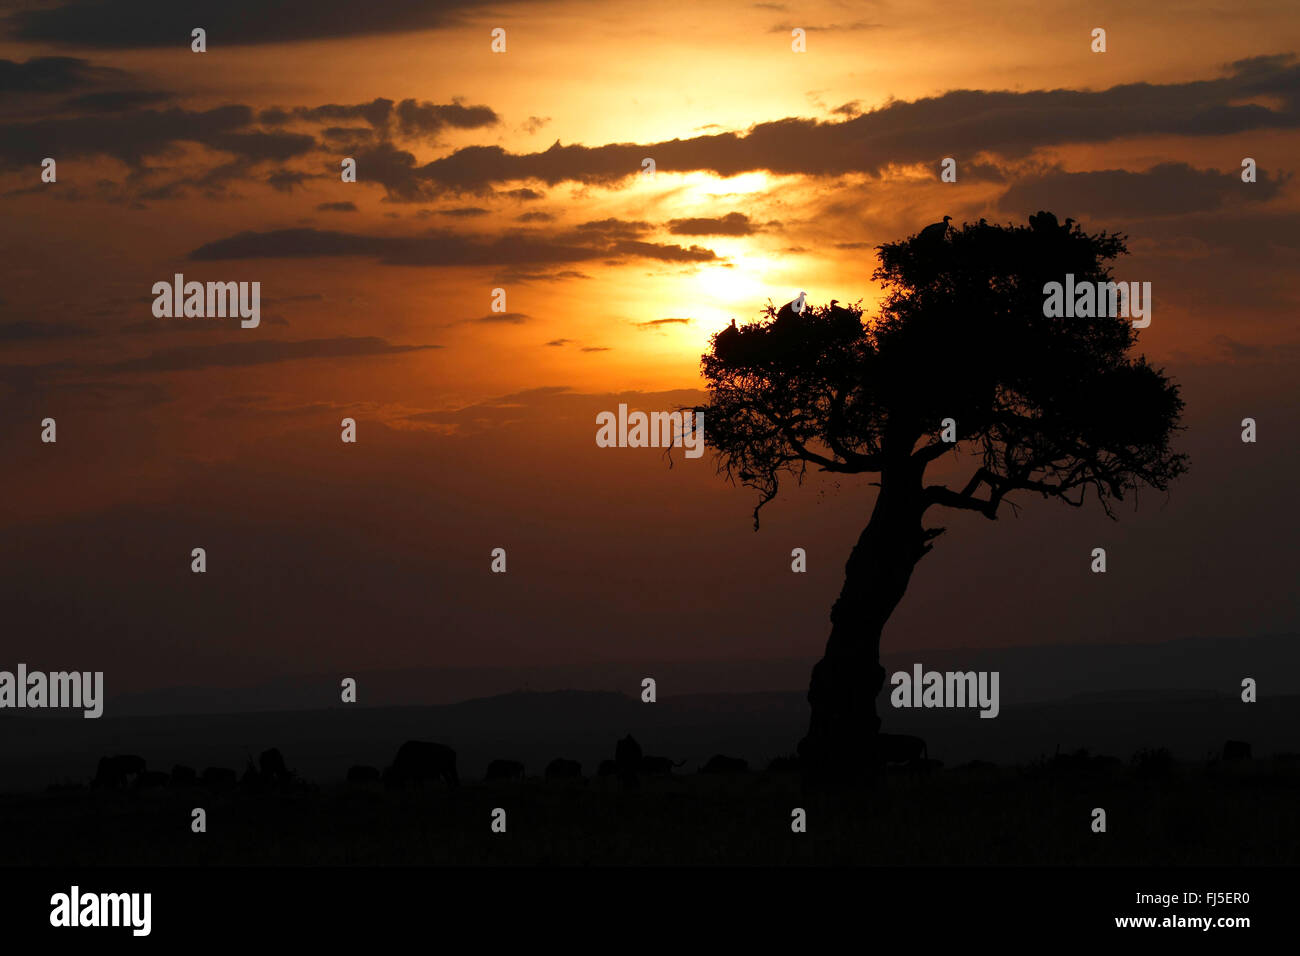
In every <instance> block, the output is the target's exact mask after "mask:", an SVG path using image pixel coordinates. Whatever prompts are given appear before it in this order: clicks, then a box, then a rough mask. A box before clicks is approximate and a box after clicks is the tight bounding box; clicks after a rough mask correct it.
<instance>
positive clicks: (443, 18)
mask: <svg viewBox="0 0 1300 956" xmlns="http://www.w3.org/2000/svg"><path fill="white" fill-rule="evenodd" d="M505 2H506V3H510V2H511V0H505ZM513 2H514V3H520V2H522V0H513ZM479 7H480V4H479V3H477V2H475V0H385V2H382V3H370V4H365V5H362V6H358V5H357V4H356V3H354V2H352V0H277V2H276V3H273V4H268V3H265V2H264V0H188V2H186V3H176V2H175V0H72V2H70V3H63V4H59V5H56V6H47V7H38V8H36V9H32V10H22V11H19V12H17V13H13V14H10V15H9V16H8V17H7V18H6V20H5V21H4V27H5V29H6V31H7V32H8V34H9V35H10V36H11V37H13V38H14V39H17V40H27V41H36V42H40V43H52V44H56V45H62V46H77V47H98V48H100V49H136V48H144V47H176V48H177V49H184V50H185V51H186V53H187V55H188V49H189V42H190V31H191V30H192V29H193V28H194V27H195V26H196V25H201V26H203V28H204V29H205V30H207V32H208V43H209V44H212V45H224V46H244V45H254V44H266V43H284V42H292V41H296V40H313V39H319V38H328V37H349V38H351V37H358V36H374V35H379V34H389V33H406V32H413V31H419V30H434V29H439V28H445V27H454V26H460V25H463V24H464V23H465V22H466V17H467V16H469V15H470V14H472V13H476V12H478V9H479Z"/></svg>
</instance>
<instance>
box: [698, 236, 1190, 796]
mask: <svg viewBox="0 0 1300 956" xmlns="http://www.w3.org/2000/svg"><path fill="white" fill-rule="evenodd" d="M1126 251H1127V250H1126V249H1125V246H1124V237H1123V236H1120V235H1118V234H1110V233H1104V232H1103V233H1098V234H1095V235H1091V234H1088V233H1086V232H1084V231H1083V230H1082V229H1080V228H1079V227H1078V226H1074V227H1073V228H1067V227H1062V226H1060V225H1058V224H1057V221H1056V217H1055V216H1053V215H1052V214H1051V213H1039V214H1038V215H1036V216H1031V217H1030V219H1029V225H1027V226H1024V225H1019V226H1001V225H990V224H987V223H985V222H984V221H983V220H981V221H980V222H979V223H973V224H966V225H964V226H963V228H962V229H960V230H957V231H955V232H954V233H953V236H952V239H951V241H943V240H940V241H937V242H936V241H933V240H930V241H927V240H923V239H921V238H919V237H917V236H913V237H912V238H910V239H906V240H902V241H898V242H892V243H888V244H886V245H883V246H880V247H879V258H880V266H879V268H877V269H876V271H875V273H874V276H873V277H874V278H875V279H877V280H880V281H881V282H882V284H883V286H884V289H885V293H886V296H885V298H884V300H883V301H882V303H881V306H880V312H879V315H878V316H877V317H876V318H875V319H874V320H873V321H870V322H868V323H866V324H864V323H863V321H862V310H861V308H860V306H859V305H855V306H853V307H849V308H843V307H834V306H831V307H820V308H810V309H808V310H807V311H805V312H804V313H803V314H802V315H797V314H795V313H794V312H793V311H791V310H790V309H788V308H783V309H781V310H780V311H776V310H774V309H773V308H772V307H771V306H770V305H769V306H768V307H767V309H766V316H767V318H766V319H765V320H761V321H759V322H757V323H753V324H749V325H746V326H743V327H741V328H736V327H735V326H734V325H733V326H732V327H731V328H728V329H724V330H723V331H722V332H720V333H718V334H717V335H715V336H714V338H713V340H712V343H711V350H710V352H709V353H708V354H706V355H704V356H703V359H702V365H703V372H704V375H705V378H706V379H707V382H708V386H709V390H710V401H709V404H707V405H705V406H703V407H702V409H701V410H702V411H704V412H706V415H705V419H706V420H707V421H708V427H707V429H706V441H707V442H708V445H709V446H711V447H712V448H713V449H714V450H715V451H716V453H717V455H718V469H719V473H721V474H724V475H725V476H726V477H727V478H728V479H729V480H731V481H733V482H735V481H739V482H741V483H742V484H744V485H746V486H748V487H751V488H754V489H755V490H756V491H757V492H758V493H759V502H758V505H757V507H756V508H755V509H754V526H755V529H757V528H758V519H759V511H760V509H761V508H762V507H763V506H764V505H765V504H766V503H767V502H769V501H771V500H772V499H773V498H774V497H775V496H776V494H777V491H778V488H779V483H780V481H781V479H782V477H793V478H794V479H795V480H796V481H801V480H802V478H803V477H804V475H805V473H806V470H807V468H808V467H809V466H812V467H814V468H818V469H821V470H823V471H826V472H831V473H835V474H874V475H878V476H879V480H878V482H876V483H877V484H878V485H879V489H880V490H879V493H878V494H877V496H876V500H875V505H874V507H873V508H872V510H871V514H870V518H869V519H868V520H867V523H866V527H865V529H864V530H863V531H862V533H861V535H860V536H859V538H858V541H857V544H856V545H855V546H854V548H853V550H852V552H851V553H850V555H849V558H848V562H847V564H846V565H845V575H844V586H843V588H842V590H841V591H840V595H839V598H838V600H836V602H835V604H834V606H833V607H832V609H831V633H830V638H829V640H828V641H827V643H826V651H825V656H824V657H823V658H822V659H821V661H819V662H818V664H817V665H816V667H815V668H814V669H813V673H812V680H811V684H810V687H809V691H808V701H809V703H810V704H811V707H812V718H811V723H810V726H809V729H808V733H807V736H806V737H805V738H804V739H803V741H802V742H801V743H800V745H799V752H800V755H801V756H802V757H803V759H804V761H805V765H806V766H807V767H809V768H810V769H812V770H813V771H818V770H820V771H829V772H833V773H837V774H838V773H842V772H846V771H847V772H850V773H854V772H858V771H860V770H864V769H867V768H871V767H874V766H875V765H876V763H877V760H876V756H877V755H876V750H875V746H874V745H875V739H876V734H877V733H878V731H879V728H880V720H879V718H878V717H877V716H876V712H875V699H876V697H877V695H878V694H879V692H880V689H881V687H882V686H883V684H884V680H885V672H884V670H883V668H881V666H880V636H881V631H882V629H883V627H884V625H885V622H886V621H887V620H888V619H889V616H890V614H891V613H892V612H893V611H894V608H895V607H897V606H898V603H899V601H900V600H901V599H902V597H903V593H904V591H905V590H906V589H907V585H908V581H909V580H910V578H911V576H912V570H913V568H915V566H916V564H917V562H918V561H920V559H921V558H922V557H924V556H925V555H926V554H927V553H928V552H929V551H930V549H931V548H932V547H933V542H934V539H935V538H936V537H937V536H938V535H940V534H942V533H943V531H944V529H943V528H940V527H926V526H925V519H926V513H927V512H928V511H929V510H930V509H931V508H934V507H935V506H942V507H945V508H958V509H962V510H966V511H974V512H977V513H979V514H981V515H983V516H984V517H986V518H989V519H995V518H996V517H997V515H998V511H999V506H1000V505H1002V503H1003V501H1004V500H1005V499H1006V498H1007V497H1008V496H1009V495H1011V494H1012V493H1013V492H1034V493H1037V494H1040V495H1042V496H1043V497H1045V498H1056V499H1059V500H1061V501H1065V502H1066V503H1068V504H1071V505H1074V506H1075V507H1081V506H1082V505H1083V504H1084V502H1085V500H1086V498H1087V497H1088V494H1089V491H1090V490H1091V492H1092V495H1093V496H1095V498H1096V499H1097V501H1098V502H1099V503H1100V505H1101V507H1102V508H1104V509H1105V511H1106V513H1107V514H1108V515H1110V516H1111V517H1112V518H1113V517H1114V512H1113V510H1112V503H1113V502H1115V501H1119V500H1121V499H1122V498H1123V497H1124V495H1125V493H1126V492H1129V491H1136V490H1137V489H1138V488H1139V487H1140V486H1142V485H1149V486H1151V487H1153V488H1156V489H1160V490H1164V489H1165V488H1166V487H1167V486H1168V484H1169V482H1170V481H1171V480H1172V479H1174V478H1175V477H1177V476H1178V475H1180V474H1181V473H1183V472H1184V471H1185V470H1186V457H1185V456H1183V455H1178V454H1174V453H1172V452H1171V450H1170V438H1171V435H1172V433H1173V432H1174V431H1175V430H1176V429H1177V423H1178V419H1179V416H1180V414H1181V411H1182V407H1183V403H1182V400H1181V399H1180V398H1179V396H1178V387H1177V386H1176V385H1174V384H1172V383H1171V382H1170V381H1169V380H1168V379H1166V378H1165V376H1164V374H1163V372H1162V371H1161V370H1159V369H1156V368H1153V367H1152V366H1150V365H1149V364H1147V362H1146V360H1145V358H1143V357H1140V356H1139V357H1132V356H1130V355H1129V354H1128V353H1129V350H1130V348H1131V347H1132V346H1133V345H1134V344H1135V342H1136V337H1137V336H1136V332H1135V331H1134V329H1133V326H1132V322H1131V320H1130V319H1129V318H1122V317H1111V318H1048V317H1045V316H1044V315H1043V311H1044V309H1043V303H1044V294H1043V286H1044V284H1045V283H1047V282H1052V281H1055V282H1064V280H1065V275H1066V274H1067V273H1072V274H1073V275H1074V279H1075V282H1076V284H1078V283H1081V282H1089V281H1094V282H1104V281H1108V279H1109V266H1108V264H1107V262H1108V260H1111V259H1114V258H1115V257H1116V256H1118V255H1120V254H1122V253H1125V252H1126ZM945 418H952V419H954V420H955V422H956V432H957V437H958V443H959V447H960V451H961V454H959V455H954V459H953V460H954V463H955V464H957V465H962V463H964V462H969V464H968V465H966V467H967V468H968V469H969V471H970V473H969V475H966V474H965V472H963V474H962V477H963V478H965V479H966V480H964V481H961V480H959V481H957V482H954V483H952V484H951V485H949V484H942V483H927V480H926V475H925V473H926V469H927V466H929V465H931V464H932V463H934V462H935V461H936V460H937V459H939V458H940V457H941V456H943V455H945V454H948V453H953V452H954V451H956V450H957V448H958V446H954V444H952V443H946V442H944V441H942V440H941V439H940V435H941V434H942V424H941V423H942V421H943V419H945ZM1012 507H1014V505H1012ZM864 510H865V509H864Z"/></svg>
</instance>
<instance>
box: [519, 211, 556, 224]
mask: <svg viewBox="0 0 1300 956" xmlns="http://www.w3.org/2000/svg"><path fill="white" fill-rule="evenodd" d="M515 221H516V222H554V221H555V217H554V216H553V215H551V214H550V213H549V212H541V211H540V210H539V211H537V212H526V213H524V214H523V215H522V216H516V217H515Z"/></svg>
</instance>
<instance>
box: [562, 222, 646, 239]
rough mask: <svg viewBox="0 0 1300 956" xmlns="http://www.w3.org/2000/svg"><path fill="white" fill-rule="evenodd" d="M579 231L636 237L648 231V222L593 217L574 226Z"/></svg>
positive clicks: (619, 236)
mask: <svg viewBox="0 0 1300 956" xmlns="http://www.w3.org/2000/svg"><path fill="white" fill-rule="evenodd" d="M576 230H577V231H578V232H580V233H596V234H598V235H601V236H608V237H609V238H611V239H613V238H618V239H636V238H638V237H640V236H644V235H645V234H646V233H647V232H649V231H650V223H648V222H643V221H641V220H639V219H633V220H626V219H613V218H610V219H593V220H591V221H589V222H584V223H582V224H581V225H579V226H577V227H576Z"/></svg>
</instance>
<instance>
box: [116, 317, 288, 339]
mask: <svg viewBox="0 0 1300 956" xmlns="http://www.w3.org/2000/svg"><path fill="white" fill-rule="evenodd" d="M242 321H243V320H242V319H241V318H240V317H239V316H234V317H233V318H211V319H202V320H199V319H154V318H148V319H141V320H140V321H139V322H128V323H127V324H126V325H123V326H121V328H120V329H119V331H121V332H125V333H127V334H130V335H138V334H142V333H145V334H151V333H152V334H156V333H162V332H233V331H235V330H237V329H240V328H242V326H241V325H240V322H242ZM288 324H289V322H288V320H287V319H285V318H284V317H283V316H279V315H263V316H261V325H288Z"/></svg>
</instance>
